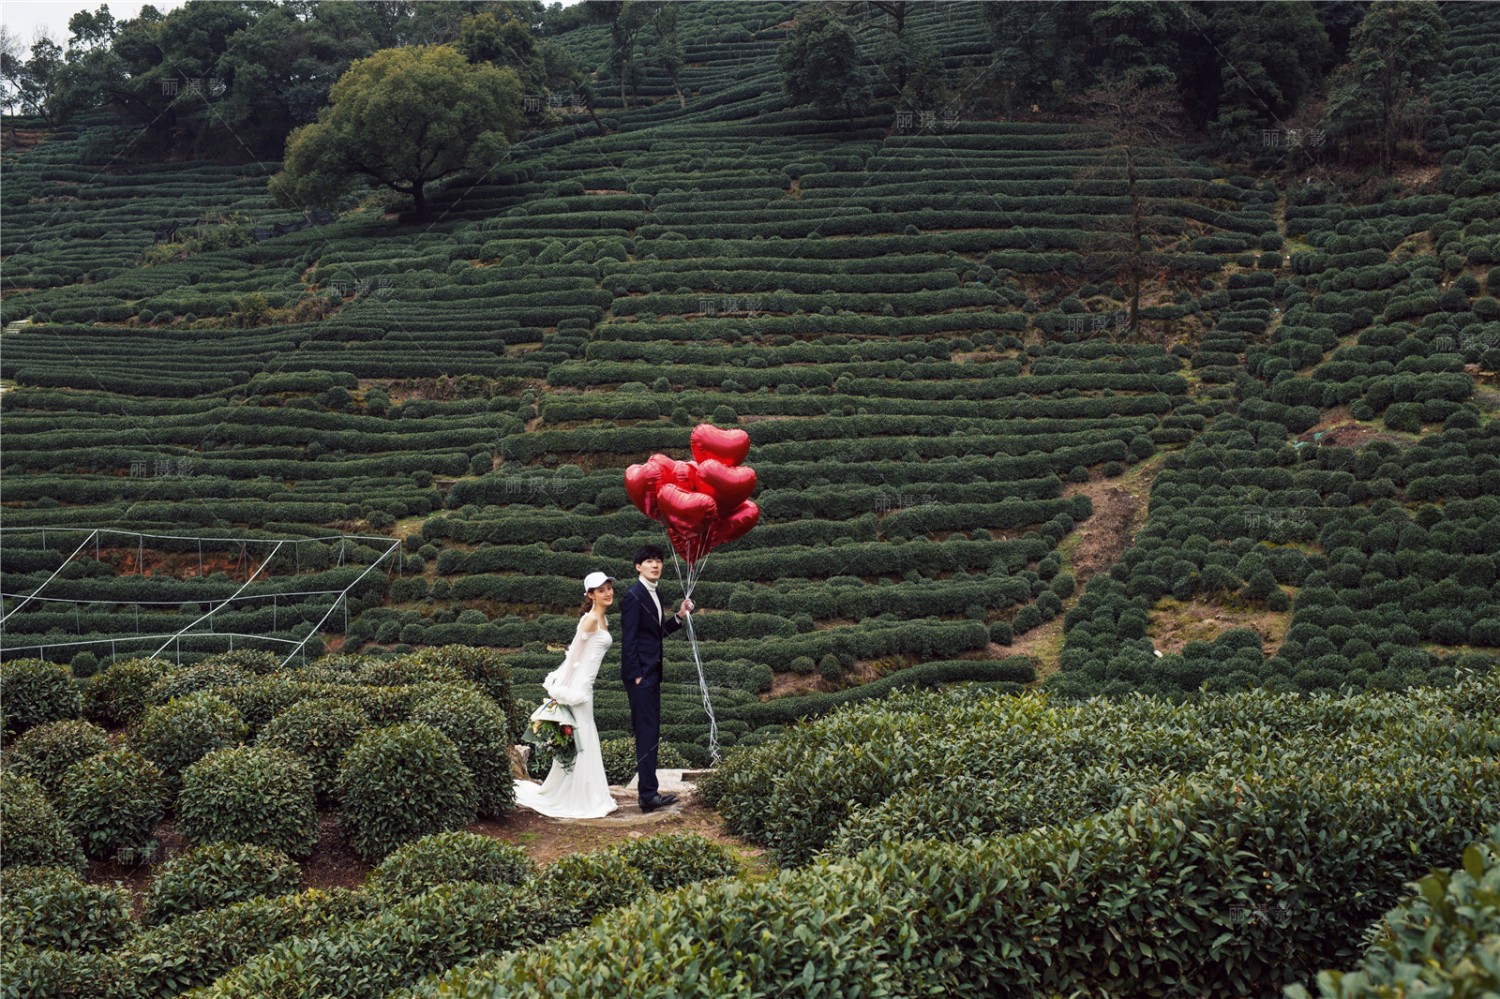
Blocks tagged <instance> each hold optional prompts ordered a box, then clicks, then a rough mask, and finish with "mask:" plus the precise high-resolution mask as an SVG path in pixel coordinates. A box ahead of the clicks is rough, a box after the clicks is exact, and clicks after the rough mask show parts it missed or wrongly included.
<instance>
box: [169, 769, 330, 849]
mask: <svg viewBox="0 0 1500 999" xmlns="http://www.w3.org/2000/svg"><path fill="white" fill-rule="evenodd" d="M177 829H178V832H180V833H181V834H182V835H183V837H184V838H185V839H187V840H188V841H189V842H191V843H214V842H218V843H253V844H255V845H257V846H265V847H269V848H271V849H273V850H280V851H281V852H283V853H286V854H289V855H291V856H293V857H305V856H307V855H308V854H309V853H311V852H312V848H313V846H314V844H316V843H317V841H318V814H317V807H316V799H315V797H314V794H313V778H312V771H311V770H310V769H309V768H308V766H307V764H306V763H305V762H304V761H303V760H302V758H301V757H298V756H296V755H294V754H292V753H289V752H287V751H286V750H284V749H274V748H270V747H265V746H246V747H235V748H231V749H218V750H215V751H214V752H212V753H209V754H208V755H207V756H205V757H203V759H201V760H199V761H198V762H197V763H194V764H193V765H192V766H190V767H188V768H187V769H186V770H184V771H183V774H182V790H181V792H179V794H178V795H177Z"/></svg>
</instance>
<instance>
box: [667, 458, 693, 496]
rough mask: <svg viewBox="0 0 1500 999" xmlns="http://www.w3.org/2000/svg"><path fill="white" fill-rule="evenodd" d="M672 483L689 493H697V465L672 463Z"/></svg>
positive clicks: (684, 462)
mask: <svg viewBox="0 0 1500 999" xmlns="http://www.w3.org/2000/svg"><path fill="white" fill-rule="evenodd" d="M672 481H673V482H674V483H676V484H677V485H679V486H681V487H682V488H683V489H686V490H687V491H688V492H690V493H695V492H697V491H698V463H697V462H695V461H674V462H672Z"/></svg>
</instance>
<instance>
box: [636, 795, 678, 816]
mask: <svg viewBox="0 0 1500 999" xmlns="http://www.w3.org/2000/svg"><path fill="white" fill-rule="evenodd" d="M675 804H677V795H675V794H657V795H653V796H651V797H650V798H647V799H646V800H645V801H643V802H641V811H643V812H654V811H656V810H657V809H658V808H666V807H667V806H668V805H675Z"/></svg>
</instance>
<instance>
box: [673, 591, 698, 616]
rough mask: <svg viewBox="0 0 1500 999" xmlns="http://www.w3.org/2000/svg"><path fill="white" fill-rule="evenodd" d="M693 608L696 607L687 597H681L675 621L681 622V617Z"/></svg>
mask: <svg viewBox="0 0 1500 999" xmlns="http://www.w3.org/2000/svg"><path fill="white" fill-rule="evenodd" d="M695 608H696V605H695V604H694V603H693V602H692V601H691V600H689V599H688V598H687V597H683V598H682V604H681V605H680V606H679V607H678V608H677V620H679V621H681V620H682V615H684V614H686V613H687V612H688V611H691V610H694V609H695Z"/></svg>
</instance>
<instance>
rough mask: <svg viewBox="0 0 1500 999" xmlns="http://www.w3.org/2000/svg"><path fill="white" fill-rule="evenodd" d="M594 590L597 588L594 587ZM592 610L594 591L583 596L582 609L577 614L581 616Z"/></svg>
mask: <svg viewBox="0 0 1500 999" xmlns="http://www.w3.org/2000/svg"><path fill="white" fill-rule="evenodd" d="M594 589H595V590H597V589H598V587H597V586H596V587H594ZM593 609H594V590H589V591H587V592H586V593H584V595H583V607H582V609H581V610H579V612H578V613H579V615H580V616H581V615H584V614H587V613H588V612H589V611H591V610H593Z"/></svg>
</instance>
